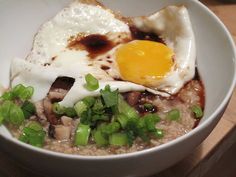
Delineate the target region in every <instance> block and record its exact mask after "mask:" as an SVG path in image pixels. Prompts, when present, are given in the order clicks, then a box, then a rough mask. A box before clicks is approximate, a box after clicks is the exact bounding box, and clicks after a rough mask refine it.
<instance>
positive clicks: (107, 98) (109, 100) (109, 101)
mask: <svg viewBox="0 0 236 177" xmlns="http://www.w3.org/2000/svg"><path fill="white" fill-rule="evenodd" d="M100 93H101V96H102V98H103V100H104V103H105V105H106V107H108V108H109V107H112V106H117V105H118V93H119V92H118V90H115V91H111V88H110V86H109V85H106V86H105V88H104V89H103V90H100Z"/></svg>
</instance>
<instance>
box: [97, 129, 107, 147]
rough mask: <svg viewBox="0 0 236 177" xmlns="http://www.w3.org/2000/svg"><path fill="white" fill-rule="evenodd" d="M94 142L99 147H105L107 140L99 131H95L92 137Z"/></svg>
mask: <svg viewBox="0 0 236 177" xmlns="http://www.w3.org/2000/svg"><path fill="white" fill-rule="evenodd" d="M93 138H94V141H95V142H96V144H97V145H99V146H105V145H107V144H108V139H107V138H105V136H104V135H103V134H102V132H101V131H100V130H96V131H95V132H94V135H93Z"/></svg>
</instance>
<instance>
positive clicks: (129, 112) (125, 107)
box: [118, 95, 138, 118]
mask: <svg viewBox="0 0 236 177" xmlns="http://www.w3.org/2000/svg"><path fill="white" fill-rule="evenodd" d="M118 110H119V112H120V113H123V114H124V115H126V116H127V117H128V118H136V117H138V113H137V111H136V110H135V109H134V108H133V107H131V106H130V105H129V104H128V103H127V102H126V101H125V100H124V99H123V98H122V96H121V95H120V96H119V104H118Z"/></svg>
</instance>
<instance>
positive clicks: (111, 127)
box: [100, 122, 120, 135]
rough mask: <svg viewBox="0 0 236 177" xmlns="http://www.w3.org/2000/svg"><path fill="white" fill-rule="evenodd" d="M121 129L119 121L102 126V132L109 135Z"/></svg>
mask: <svg viewBox="0 0 236 177" xmlns="http://www.w3.org/2000/svg"><path fill="white" fill-rule="evenodd" d="M119 129H120V124H119V123H118V122H112V123H110V124H107V125H106V126H104V127H103V128H101V129H100V130H101V132H102V133H104V134H107V135H110V134H112V133H115V132H118V131H119Z"/></svg>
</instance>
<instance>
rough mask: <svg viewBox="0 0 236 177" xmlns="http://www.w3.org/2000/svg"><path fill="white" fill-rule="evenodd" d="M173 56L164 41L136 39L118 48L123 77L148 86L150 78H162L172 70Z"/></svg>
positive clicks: (117, 57)
mask: <svg viewBox="0 0 236 177" xmlns="http://www.w3.org/2000/svg"><path fill="white" fill-rule="evenodd" d="M173 56H174V52H173V51H172V50H171V49H170V48H168V47H167V46H166V45H164V44H162V43H159V42H153V41H146V40H136V41H132V42H130V43H127V44H124V45H123V46H121V47H120V48H119V49H117V52H116V61H117V64H118V67H119V70H120V74H121V77H122V79H124V80H127V81H131V82H134V83H137V84H142V85H147V86H148V85H149V83H150V79H151V80H153V79H154V80H160V79H162V78H164V77H165V76H166V74H167V73H168V72H170V70H171V68H172V66H173V64H174V63H173V61H172V58H173Z"/></svg>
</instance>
